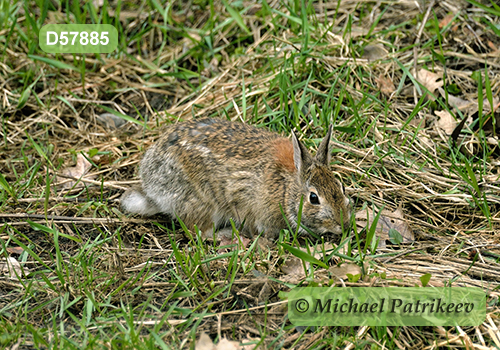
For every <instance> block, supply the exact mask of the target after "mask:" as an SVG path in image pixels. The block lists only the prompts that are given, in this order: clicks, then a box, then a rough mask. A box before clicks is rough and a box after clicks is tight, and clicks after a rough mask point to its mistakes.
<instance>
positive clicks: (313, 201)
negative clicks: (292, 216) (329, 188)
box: [309, 192, 319, 205]
mask: <svg viewBox="0 0 500 350" xmlns="http://www.w3.org/2000/svg"><path fill="white" fill-rule="evenodd" d="M309 202H311V204H316V205H317V204H319V197H318V195H317V194H316V193H314V192H311V193H310V194H309Z"/></svg>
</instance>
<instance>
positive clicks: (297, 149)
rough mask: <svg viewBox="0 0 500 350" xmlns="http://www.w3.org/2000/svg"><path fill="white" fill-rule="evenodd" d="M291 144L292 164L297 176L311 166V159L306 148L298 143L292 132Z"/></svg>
mask: <svg viewBox="0 0 500 350" xmlns="http://www.w3.org/2000/svg"><path fill="white" fill-rule="evenodd" d="M292 142H293V163H294V164H295V168H296V169H297V171H298V172H299V174H300V173H301V172H302V171H304V170H305V169H307V168H309V167H310V166H311V164H312V157H311V154H309V151H308V150H307V148H306V147H305V146H304V145H303V144H302V142H300V141H299V139H298V138H297V136H295V133H294V132H293V131H292Z"/></svg>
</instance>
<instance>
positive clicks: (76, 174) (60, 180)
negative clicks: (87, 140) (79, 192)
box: [56, 153, 95, 188]
mask: <svg viewBox="0 0 500 350" xmlns="http://www.w3.org/2000/svg"><path fill="white" fill-rule="evenodd" d="M91 167H92V163H90V162H89V161H88V160H87V158H85V156H84V155H83V154H81V153H78V155H77V156H76V165H75V166H74V167H69V168H66V169H64V170H63V171H61V176H57V177H56V185H58V186H61V187H62V188H73V186H75V183H76V180H72V179H70V178H76V179H80V178H85V179H87V180H92V179H94V178H95V177H94V176H85V175H86V174H87V172H88V171H89V170H90V168H91ZM68 177H70V178H68ZM78 187H83V183H82V182H78V184H77V185H76V186H75V188H78Z"/></svg>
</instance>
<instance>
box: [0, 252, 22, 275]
mask: <svg viewBox="0 0 500 350" xmlns="http://www.w3.org/2000/svg"><path fill="white" fill-rule="evenodd" d="M0 276H6V277H7V278H10V279H15V280H17V279H19V277H22V276H23V269H22V268H21V264H19V262H18V261H17V259H16V258H13V257H10V256H9V257H8V258H7V259H0Z"/></svg>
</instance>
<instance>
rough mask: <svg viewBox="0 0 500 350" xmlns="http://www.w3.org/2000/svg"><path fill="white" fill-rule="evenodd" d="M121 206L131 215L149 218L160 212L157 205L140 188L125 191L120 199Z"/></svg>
mask: <svg viewBox="0 0 500 350" xmlns="http://www.w3.org/2000/svg"><path fill="white" fill-rule="evenodd" d="M120 204H121V206H122V208H123V209H125V210H126V211H127V212H129V213H135V214H140V215H144V216H149V215H154V214H156V213H159V212H160V210H159V209H158V207H157V206H156V204H154V203H153V201H151V199H149V198H148V197H147V196H146V194H145V193H144V192H143V191H142V190H141V189H138V188H131V189H129V190H127V191H125V193H124V194H123V195H122V197H121V198H120Z"/></svg>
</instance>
